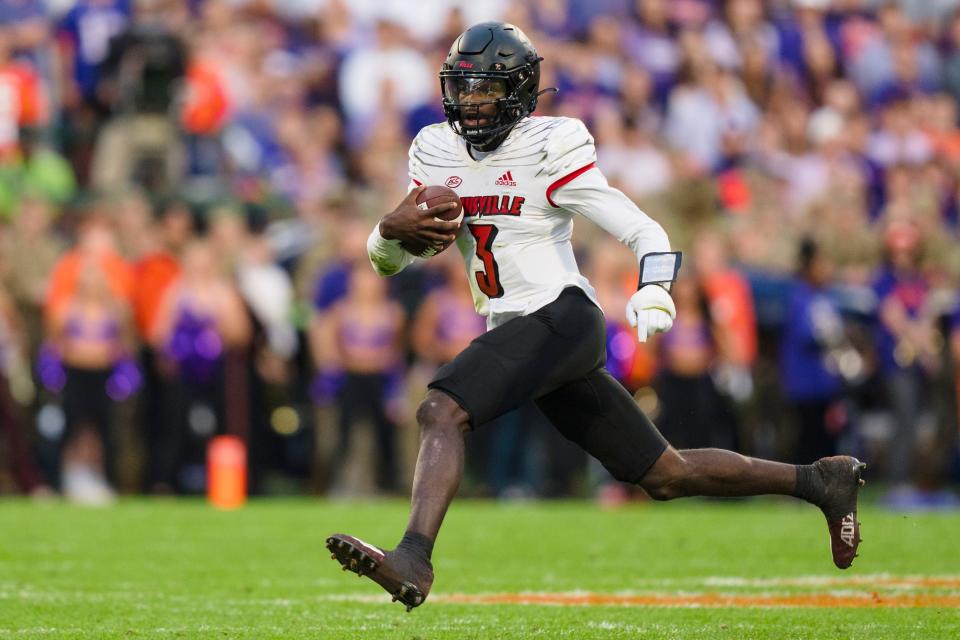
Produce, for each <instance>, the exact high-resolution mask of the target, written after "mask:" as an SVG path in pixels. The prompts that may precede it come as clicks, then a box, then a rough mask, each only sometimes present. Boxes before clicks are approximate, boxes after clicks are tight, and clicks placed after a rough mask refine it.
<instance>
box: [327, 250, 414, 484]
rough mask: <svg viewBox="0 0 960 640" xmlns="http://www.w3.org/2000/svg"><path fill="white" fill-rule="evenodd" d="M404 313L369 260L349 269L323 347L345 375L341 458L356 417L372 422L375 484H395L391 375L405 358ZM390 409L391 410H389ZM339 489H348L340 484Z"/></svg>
mask: <svg viewBox="0 0 960 640" xmlns="http://www.w3.org/2000/svg"><path fill="white" fill-rule="evenodd" d="M405 324H406V318H405V313H404V311H403V308H402V307H401V306H400V305H399V304H397V303H396V302H394V301H392V300H390V298H389V297H388V296H387V290H386V283H385V282H384V281H383V279H381V278H380V277H378V276H377V275H376V274H375V273H374V272H373V271H372V270H371V269H369V268H367V267H366V266H365V265H364V266H362V267H358V268H355V269H353V270H352V271H351V272H350V276H349V280H348V286H347V293H346V295H345V296H344V297H343V298H342V299H341V300H340V301H339V302H337V303H336V304H334V306H333V308H332V309H331V310H330V315H329V318H328V319H327V321H326V322H325V323H324V325H323V326H324V331H323V336H322V341H321V346H322V348H323V350H325V351H326V353H327V357H328V358H329V359H330V361H331V362H332V363H334V364H335V366H336V368H337V369H339V370H341V371H343V373H344V379H343V386H342V387H341V389H340V391H339V393H338V396H337V406H338V409H339V412H340V440H339V448H338V450H339V454H338V456H337V458H338V459H339V460H340V461H341V463H342V462H344V461H345V460H346V459H347V456H348V454H349V452H350V447H351V441H353V439H354V437H355V436H356V432H357V425H358V420H359V419H362V418H367V419H369V420H370V421H371V422H372V426H373V428H374V432H375V436H376V443H377V448H378V455H377V462H376V464H374V465H372V468H373V469H375V476H376V486H377V488H378V489H380V490H381V491H393V490H395V489H396V488H397V485H396V482H397V476H396V446H395V441H396V419H395V417H394V416H396V415H397V413H396V412H391V410H390V403H391V394H393V393H395V392H396V389H395V388H391V387H392V386H393V385H395V384H396V382H397V381H396V380H395V379H394V378H393V377H394V375H395V374H396V373H397V369H398V367H399V366H400V364H401V362H402V352H401V346H402V342H401V341H402V338H403V332H404V329H405ZM391 414H392V415H391ZM340 490H341V491H343V490H348V491H349V490H350V489H349V488H347V487H344V486H343V485H341V489H340Z"/></svg>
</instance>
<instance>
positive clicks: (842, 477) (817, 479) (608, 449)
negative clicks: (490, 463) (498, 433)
mask: <svg viewBox="0 0 960 640" xmlns="http://www.w3.org/2000/svg"><path fill="white" fill-rule="evenodd" d="M537 404H538V405H539V406H540V408H541V410H543V412H544V413H545V414H546V415H547V417H548V418H549V419H550V420H551V422H553V423H554V425H555V426H556V427H557V428H558V429H559V430H560V432H561V433H563V435H564V436H566V437H567V438H569V439H570V440H573V441H574V442H577V443H578V444H580V445H581V446H582V447H583V448H584V449H585V450H586V451H587V452H588V453H590V454H591V455H593V456H594V457H596V458H597V459H598V460H600V462H601V463H603V465H604V466H605V467H606V468H607V469H608V470H609V471H610V472H611V473H612V474H613V476H614V477H615V478H617V479H618V480H621V481H624V482H631V483H634V484H639V485H640V486H642V487H643V488H644V490H645V491H646V492H647V493H649V494H650V496H651V497H653V498H654V499H657V500H670V499H673V498H679V497H684V496H750V495H762V494H781V495H791V496H796V497H800V498H804V499H805V500H807V501H809V502H812V503H813V504H815V505H817V506H819V507H820V508H821V510H823V512H824V515H825V516H826V518H827V524H828V526H829V528H830V535H831V542H832V546H833V555H834V562H835V563H836V564H837V566H838V567H841V568H846V567H848V566H849V565H850V563H851V562H852V561H853V558H854V556H855V554H856V550H857V545H858V544H859V542H860V539H859V538H860V536H859V523H857V521H856V510H857V507H856V502H857V490H858V488H859V485H860V471H861V469H862V467H863V465H861V464H860V463H859V462H858V461H857V460H856V459H854V458H850V457H847V456H836V457H833V458H824V459H822V460H819V461H817V462H816V463H815V464H813V465H799V466H797V465H792V464H784V463H780V462H773V461H769V460H761V459H758V458H749V457H747V456H743V455H740V454H738V453H735V452H733V451H725V450H722V449H686V450H682V451H677V450H676V449H674V448H673V447H670V446H669V445H668V444H667V442H666V441H665V440H664V439H663V436H662V435H660V433H659V432H658V431H657V429H656V427H654V426H653V424H652V423H651V422H650V420H649V419H648V418H647V417H646V415H644V413H643V412H642V411H640V409H639V407H637V404H636V403H635V402H634V401H633V398H632V397H631V396H630V394H629V393H628V392H627V391H626V389H624V388H623V387H622V386H621V385H620V384H619V383H618V382H617V381H616V380H614V379H613V377H612V376H611V375H610V374H609V373H608V372H607V371H606V370H604V369H599V370H597V371H594V372H593V373H591V374H590V375H589V376H587V377H586V378H584V379H583V380H578V381H575V382H572V383H570V384H568V385H566V386H564V387H561V388H559V389H557V390H555V391H554V392H552V393H550V394H547V395H546V396H543V397H541V398H539V399H538V400H537Z"/></svg>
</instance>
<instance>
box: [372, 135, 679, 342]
mask: <svg viewBox="0 0 960 640" xmlns="http://www.w3.org/2000/svg"><path fill="white" fill-rule="evenodd" d="M481 156H482V157H480V158H479V159H474V158H473V157H472V156H471V154H470V152H468V150H467V145H466V143H465V142H464V141H463V139H462V138H460V137H459V136H458V135H457V134H456V133H454V131H453V130H452V129H451V128H450V127H449V126H448V125H447V124H445V123H444V124H435V125H430V126H428V127H424V128H423V129H421V130H420V133H419V134H418V135H417V137H416V138H415V139H414V140H413V143H412V144H411V146H410V164H409V173H410V178H411V181H412V182H411V185H410V186H411V188H414V187H415V186H416V185H419V184H425V185H446V186H448V187H450V188H451V189H453V190H454V191H456V192H457V194H458V195H459V196H460V201H461V202H462V203H463V209H464V218H463V224H462V226H461V228H460V231H459V233H458V236H457V242H456V244H457V248H458V249H459V250H460V253H461V254H462V255H463V259H464V264H465V266H466V269H467V279H468V280H469V281H470V287H471V290H472V291H473V300H474V304H475V305H476V308H477V311H478V312H479V313H480V314H482V315H484V316H487V326H488V328H492V327H495V326H498V325H500V324H503V322H505V321H506V320H509V319H510V318H513V317H516V316H518V315H526V314H529V313H532V312H534V311H536V310H537V309H539V308H541V307H543V306H544V305H546V304H548V303H550V302H552V301H553V300H555V299H556V298H557V297H558V296H559V295H560V293H561V292H562V291H563V289H565V288H566V287H570V286H576V287H579V288H581V289H582V290H583V291H584V292H585V293H586V294H587V296H588V297H589V298H590V299H591V300H593V301H594V303H596V302H597V297H596V293H595V291H594V290H593V287H592V286H590V283H589V282H588V281H587V279H586V278H585V277H583V275H581V274H580V270H579V269H578V267H577V262H576V259H575V257H574V254H573V246H572V244H571V242H570V237H571V234H572V233H573V218H574V216H575V215H577V214H580V215H584V216H586V217H587V218H590V219H591V220H593V221H594V222H596V223H597V224H599V225H600V226H601V227H603V228H604V229H606V230H607V231H609V232H610V233H612V234H613V235H615V236H616V237H617V238H618V239H619V240H620V241H622V242H624V243H625V244H627V245H628V246H630V247H631V248H632V249H633V250H634V252H635V253H636V254H637V256H638V258H639V257H642V256H643V255H644V254H646V253H649V252H653V251H669V250H670V245H669V242H668V241H667V237H666V234H665V233H664V231H663V229H662V228H661V227H660V225H659V224H657V223H656V222H654V221H653V220H651V219H650V218H649V217H648V216H647V215H646V214H644V213H643V212H642V211H640V210H639V209H638V208H637V207H636V205H635V204H633V202H632V201H630V199H628V198H627V197H626V196H624V195H623V194H622V193H620V192H619V191H617V190H616V189H614V188H612V187H610V186H609V185H608V184H607V181H606V179H605V178H604V177H603V175H602V174H601V173H600V171H599V170H598V169H597V168H596V166H595V165H596V159H597V157H596V149H595V148H594V144H593V137H592V136H591V135H590V133H589V132H588V131H587V128H586V127H585V126H584V125H583V123H582V122H581V121H579V120H577V119H575V118H554V117H529V118H525V119H523V120H522V121H521V122H520V123H518V124H517V126H516V127H514V129H513V130H512V131H511V132H510V135H509V136H507V138H506V140H504V142H503V143H502V144H501V145H500V146H499V147H497V148H496V149H495V150H494V151H492V152H489V153H486V154H481ZM368 249H369V252H370V259H371V262H372V264H373V266H374V268H375V269H376V270H377V272H378V273H381V274H383V275H389V274H392V273H396V272H398V271H399V270H400V269H402V268H403V267H405V266H406V265H407V264H409V263H411V262H413V261H414V259H415V258H414V257H413V256H412V255H410V254H408V253H406V252H404V251H403V250H402V249H399V247H398V246H391V244H390V243H387V242H386V241H384V240H383V239H382V238H380V236H379V231H378V230H377V229H375V230H374V233H373V234H371V238H370V242H368Z"/></svg>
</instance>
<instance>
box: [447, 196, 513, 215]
mask: <svg viewBox="0 0 960 640" xmlns="http://www.w3.org/2000/svg"><path fill="white" fill-rule="evenodd" d="M524 200H525V198H524V197H522V196H464V197H462V198H460V202H462V203H463V210H464V212H466V215H468V216H518V215H520V213H521V211H520V210H521V208H522V207H523V201H524Z"/></svg>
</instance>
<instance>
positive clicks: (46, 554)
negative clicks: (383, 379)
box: [0, 500, 960, 640]
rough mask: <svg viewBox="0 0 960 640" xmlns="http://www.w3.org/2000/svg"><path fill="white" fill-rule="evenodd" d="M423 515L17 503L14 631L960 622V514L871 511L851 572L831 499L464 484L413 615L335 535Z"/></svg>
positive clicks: (861, 627)
mask: <svg viewBox="0 0 960 640" xmlns="http://www.w3.org/2000/svg"><path fill="white" fill-rule="evenodd" d="M405 517H406V504H405V503H404V502H399V501H394V502H371V503H358V504H348V503H328V502H319V501H310V500H274V501H263V502H254V503H252V504H250V505H249V506H247V507H245V508H244V509H242V510H239V511H236V512H217V511H214V510H212V509H210V508H208V507H207V506H206V505H205V504H204V503H202V502H200V501H173V500H150V501H146V500H142V501H141V500H138V501H128V502H122V503H121V504H119V505H118V506H116V507H114V508H110V509H106V510H96V509H83V508H76V507H70V506H65V505H61V504H32V503H29V502H24V501H16V500H8V501H0V638H97V639H115V638H122V639H124V640H127V639H130V638H188V639H191V640H193V639H199V638H218V639H222V638H244V639H258V640H260V639H266V638H298V639H300V638H324V639H326V638H351V639H352V638H389V639H391V640H393V639H402V640H412V639H421V640H433V639H441V638H449V639H457V640H462V639H465V638H577V639H593V638H645V639H646V638H731V639H739V638H776V639H782V638H864V639H868V638H869V639H871V640H874V639H877V638H896V639H898V640H900V639H905V638H960V516H958V515H945V514H924V515H903V514H895V513H890V512H884V511H880V510H877V509H870V508H868V509H864V510H863V512H862V518H861V520H862V521H863V536H864V539H865V542H864V544H863V546H862V547H861V557H860V558H859V559H858V560H857V562H856V564H855V565H854V568H853V569H851V570H849V571H846V572H840V571H837V570H835V569H834V568H833V566H832V564H831V562H830V560H829V553H828V550H827V537H826V526H825V525H824V523H823V521H822V519H821V516H820V514H819V512H817V511H816V510H814V509H812V508H809V507H806V506H804V505H799V504H795V503H792V502H781V501H755V502H735V503H722V502H689V501H687V502H676V503H669V504H656V505H636V506H630V507H626V508H623V509H620V510H616V511H602V510H600V509H598V508H596V507H595V506H593V505H590V504H587V503H573V502H567V503H545V504H518V505H498V504H493V503H486V502H470V501H461V502H457V503H455V504H454V506H453V508H452V510H451V512H450V514H449V516H448V519H447V524H446V526H445V528H444V530H443V532H442V534H441V538H440V540H439V542H438V545H437V549H436V552H435V554H434V562H435V567H436V570H437V581H436V584H435V586H434V591H433V593H432V594H431V596H430V599H428V601H427V603H426V604H425V605H424V606H422V607H420V608H419V609H415V610H414V611H413V612H411V613H409V614H408V613H405V612H404V611H403V609H402V607H400V606H399V605H397V604H390V602H389V597H388V596H386V594H384V593H383V592H382V591H380V589H379V588H378V587H376V585H373V584H372V583H370V582H369V581H367V580H361V579H358V578H357V577H356V576H354V575H353V574H349V573H341V572H340V570H339V567H338V566H337V565H336V563H334V562H333V561H332V560H330V559H329V555H328V554H327V552H326V550H325V549H324V548H323V539H324V536H325V535H326V534H328V533H332V532H336V531H344V532H348V533H352V534H355V535H359V536H361V537H363V538H365V539H367V540H369V541H371V542H374V543H382V544H392V543H393V542H395V541H396V539H397V537H398V534H399V532H400V531H401V529H402V526H403V524H404V522H405ZM518 602H533V603H534V604H519V603H518Z"/></svg>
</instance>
